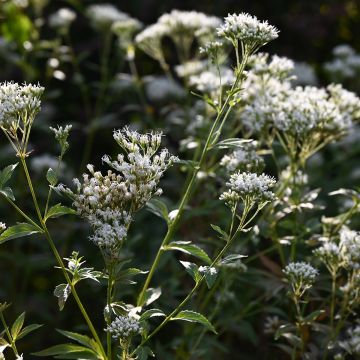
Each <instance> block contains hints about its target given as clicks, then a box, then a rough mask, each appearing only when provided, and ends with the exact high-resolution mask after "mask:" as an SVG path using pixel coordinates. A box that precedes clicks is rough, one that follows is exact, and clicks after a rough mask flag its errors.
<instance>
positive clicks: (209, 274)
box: [199, 266, 218, 289]
mask: <svg viewBox="0 0 360 360" xmlns="http://www.w3.org/2000/svg"><path fill="white" fill-rule="evenodd" d="M199 272H200V274H202V275H204V277H205V281H206V285H207V286H208V288H209V289H211V288H212V287H213V285H214V283H215V281H216V278H217V276H218V272H217V270H216V269H215V268H214V267H209V266H201V267H200V268H199Z"/></svg>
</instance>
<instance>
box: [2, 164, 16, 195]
mask: <svg viewBox="0 0 360 360" xmlns="http://www.w3.org/2000/svg"><path fill="white" fill-rule="evenodd" d="M16 166H17V163H16V164H13V165H9V166H7V167H6V168H4V169H3V170H1V171H0V189H2V188H3V187H4V185H5V184H6V183H7V182H8V181H9V180H10V178H11V175H12V173H13V172H14V170H15V168H16Z"/></svg>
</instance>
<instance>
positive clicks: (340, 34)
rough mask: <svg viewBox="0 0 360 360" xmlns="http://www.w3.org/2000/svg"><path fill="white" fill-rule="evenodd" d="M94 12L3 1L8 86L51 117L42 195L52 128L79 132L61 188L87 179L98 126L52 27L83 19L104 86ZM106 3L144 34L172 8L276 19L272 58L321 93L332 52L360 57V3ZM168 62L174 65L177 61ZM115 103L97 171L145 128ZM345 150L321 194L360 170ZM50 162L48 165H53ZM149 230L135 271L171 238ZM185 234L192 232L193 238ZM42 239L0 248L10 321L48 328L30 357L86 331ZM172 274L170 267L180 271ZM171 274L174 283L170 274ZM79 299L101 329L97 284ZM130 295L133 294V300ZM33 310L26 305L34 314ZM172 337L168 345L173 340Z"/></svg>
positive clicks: (0, 287) (44, 136) (0, 65)
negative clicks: (127, 136)
mask: <svg viewBox="0 0 360 360" xmlns="http://www.w3.org/2000/svg"><path fill="white" fill-rule="evenodd" d="M94 3H101V1H97V2H94V1H76V0H72V1H71V0H69V1H58V0H56V1H54V0H53V1H46V0H29V1H26V0H16V1H15V0H5V1H4V0H0V81H10V80H14V81H18V82H23V81H30V82H39V83H40V84H41V85H43V86H45V88H46V91H45V101H44V104H43V110H42V112H41V114H40V115H39V116H38V119H37V120H36V126H35V129H34V133H33V135H32V136H33V137H32V143H33V148H34V152H33V156H34V158H37V159H38V160H37V162H36V161H34V163H33V164H32V171H33V176H34V179H35V183H36V186H37V190H38V191H39V192H40V193H43V194H45V192H46V189H47V184H46V180H45V173H46V170H47V168H48V164H49V159H50V158H49V156H50V155H48V154H49V153H50V154H52V156H53V155H56V154H57V147H56V143H55V141H53V139H52V137H51V135H50V134H49V131H48V126H49V125H51V126H54V125H55V124H67V123H72V124H73V129H74V131H73V133H72V135H71V138H70V140H71V148H70V150H69V153H68V154H67V156H66V157H65V163H67V167H66V168H65V170H64V172H63V179H62V181H63V182H67V183H69V182H70V180H71V179H72V178H73V177H74V176H80V174H81V169H80V167H81V151H78V149H82V148H83V146H84V144H85V140H86V131H85V132H84V129H85V130H86V127H87V124H88V120H89V119H88V117H87V116H86V112H85V109H84V108H83V107H82V105H81V96H80V93H79V90H78V87H77V85H76V83H75V82H74V81H73V78H72V75H73V73H72V67H71V66H70V65H69V61H68V60H67V58H66V54H65V55H64V54H62V53H61V51H62V48H61V45H62V44H61V42H60V43H59V40H58V39H56V34H55V33H54V30H53V29H51V28H50V27H49V26H48V24H47V20H46V19H47V17H48V16H49V15H50V14H51V13H53V12H54V11H55V10H57V9H59V8H61V7H64V6H66V7H71V8H73V9H74V10H76V11H77V19H76V21H75V22H74V23H73V24H72V26H71V41H72V44H73V48H74V50H75V52H76V53H77V54H81V57H82V59H85V61H86V64H87V65H86V66H83V68H82V71H83V74H84V78H85V81H86V82H92V81H96V77H97V75H96V71H95V70H94V69H97V68H98V66H99V57H98V52H99V48H100V47H101V41H102V40H101V38H100V37H99V36H98V34H97V33H96V32H95V31H94V30H93V29H92V28H91V27H90V25H89V22H88V20H87V19H86V17H85V16H84V15H82V13H83V11H84V8H86V6H88V5H90V4H94ZM103 3H105V1H104V2H103ZM106 3H112V4H114V5H116V6H117V7H118V8H119V9H120V10H121V11H124V12H127V13H129V14H130V15H131V16H132V17H135V18H137V19H139V20H140V21H141V22H143V23H144V24H145V25H147V24H151V23H153V22H155V21H156V19H157V18H158V17H159V16H160V15H162V14H163V13H165V12H169V11H171V10H172V9H181V10H197V11H201V12H205V13H208V14H211V15H216V16H219V17H223V16H225V15H227V14H228V13H234V12H235V13H239V12H248V13H250V14H252V15H256V16H257V17H258V18H259V19H261V20H263V19H266V20H268V21H269V23H270V24H272V25H275V26H276V27H277V28H278V29H279V30H280V36H279V38H278V39H277V40H276V41H274V42H273V43H271V45H269V46H267V47H266V48H265V49H264V50H265V51H268V52H269V53H272V54H273V53H276V54H278V55H280V56H287V57H290V58H292V59H293V60H295V61H300V62H306V63H307V64H309V65H311V66H312V67H313V69H314V71H315V73H316V76H317V78H318V82H319V83H320V84H322V83H324V84H326V83H328V82H329V78H328V77H327V74H326V73H325V72H324V67H323V64H324V63H325V62H327V61H330V60H331V59H332V58H333V55H332V49H333V48H334V47H335V46H337V45H339V44H344V43H346V44H349V45H350V46H351V47H353V48H354V49H355V50H356V51H357V52H360V5H359V2H358V1H356V0H333V1H330V0H329V1H324V0H219V1H206V0H196V1H194V0H178V1H175V0H173V1H170V0H167V1H165V0H162V1H156V0H128V1H106ZM167 55H168V56H169V58H170V62H171V53H170V54H167ZM51 58H56V59H60V66H59V68H58V69H57V70H59V71H60V73H55V71H54V69H53V68H52V67H51V66H50V65H51V64H49V59H51ZM136 60H137V64H138V70H139V73H140V75H141V76H145V75H148V74H153V73H154V72H155V73H156V72H158V73H160V69H158V67H157V65H156V63H155V62H153V61H152V60H150V59H149V58H148V57H147V56H146V55H145V54H144V53H142V52H141V51H138V52H137V59H136ZM81 64H82V63H80V65H81ZM81 66H82V65H81ZM112 66H114V69H116V70H115V71H114V73H116V72H117V71H120V72H126V71H127V69H126V67H125V68H124V64H123V61H122V60H121V58H120V57H118V56H117V54H116V53H114V55H113V58H112ZM62 74H63V75H62ZM115 85H116V84H115ZM351 86H352V85H351V84H350V85H349V87H350V90H357V88H356V85H354V87H353V89H351ZM112 96H113V99H115V101H114V103H113V104H112V105H111V106H109V112H108V114H106V116H105V115H104V117H103V118H102V119H101V121H102V123H103V124H105V125H104V126H101V127H100V126H99V128H98V130H97V132H96V137H95V139H94V146H93V149H92V152H91V156H90V159H91V162H92V163H94V164H99V163H100V158H101V156H102V154H105V153H108V154H112V153H113V152H114V147H113V144H112V141H110V140H111V132H112V129H113V128H119V127H121V126H123V125H125V124H128V123H136V122H139V121H141V119H140V118H139V115H138V114H136V113H133V112H131V111H129V112H123V111H122V110H121V109H123V107H124V106H126V105H128V104H129V103H131V101H132V98H133V97H134V95H133V94H132V93H131V92H126V93H125V92H116V91H115V92H114V93H113V94H112ZM151 111H152V112H153V113H154V114H155V116H156V115H157V114H158V113H159V119H160V120H159V124H158V127H159V128H162V127H163V126H164V124H163V123H161V114H160V110H159V109H158V108H156V107H155V106H154V108H153V109H152V110H151ZM99 120H100V119H99ZM171 146H172V143H171V138H170V144H169V147H170V148H171ZM339 149H341V148H339V147H338V148H334V149H331V148H330V149H328V150H326V151H325V154H324V159H325V160H328V161H330V162H327V163H326V164H327V165H326V166H324V167H323V168H322V171H323V172H320V173H317V174H316V175H314V176H313V178H312V179H311V181H312V186H313V187H316V185H318V184H319V183H323V182H324V178H323V176H326V181H325V183H326V184H325V187H326V186H328V187H329V189H334V188H336V186H337V184H336V182H337V180H338V179H339V174H342V175H343V174H348V173H350V172H351V171H352V170H353V169H354V168H355V167H356V166H357V162H358V159H359V153H360V152H359V151H360V149H359V146H357V147H356V146H355V147H353V148H352V149H348V148H345V149H342V150H341V151H343V156H346V157H347V159H348V160H347V163H346V165H345V164H343V159H344V157H340V158H336V156H338V153H339ZM44 154H45V155H44ZM46 154H47V155H46ZM44 156H45V157H44ZM46 156H48V157H47V158H46ZM331 161H333V162H331ZM14 162H16V159H15V158H14V156H13V154H12V151H11V148H9V147H8V146H7V144H6V141H5V137H4V136H2V135H1V136H0V167H1V168H3V167H4V166H6V165H8V164H11V163H14ZM315 166H316V164H315ZM18 170H19V169H18ZM170 177H171V175H169V176H168V177H167V178H166V179H165V180H164V181H163V187H164V188H165V193H166V194H167V196H169V197H170V198H171V197H172V193H173V192H172V191H174V192H175V193H176V191H177V190H175V189H179V188H181V183H182V182H181V179H180V180H179V181H178V182H176V181H173V182H172V183H167V179H168V178H170ZM356 179H357V180H359V173H358V174H357V178H356V177H355V180H356ZM13 181H14V183H15V184H17V190H16V194H15V195H16V198H17V199H21V201H23V205H24V207H25V208H26V207H27V208H28V209H30V211H31V203H30V201H28V200H29V199H28V195H29V194H28V192H27V190H26V187H25V182H24V178H23V177H22V176H20V170H19V171H18V176H17V177H15V179H14V180H13ZM344 181H345V183H344ZM346 182H348V184H346ZM353 183H354V178H353V177H349V178H347V179H345V180H344V178H342V183H341V186H342V187H346V185H349V186H351V185H352V184H353ZM325 192H326V191H325ZM174 199H176V196H174ZM17 220H19V219H17V218H16V217H14V215H13V214H11V213H9V208H8V207H7V205H6V204H5V203H4V201H1V202H0V221H4V222H6V223H10V224H11V223H14V222H15V221H17ZM140 222H142V224H145V226H146V224H150V226H149V228H150V227H151V228H152V229H154V230H153V231H152V232H151V233H150V234H147V238H146V239H145V240H146V242H143V243H142V242H141V241H142V240H144V239H143V238H141V235H140V233H141V229H140V231H139V229H136V228H135V229H134V230H133V233H134V234H133V235H132V236H133V239H134V241H132V245H131V246H132V247H133V249H130V250H129V251H133V252H135V253H136V254H137V256H136V261H137V262H138V264H135V265H139V264H144V263H147V262H148V261H149V259H150V258H152V254H154V251H155V249H156V248H157V246H158V243H159V239H160V238H161V235H162V234H163V231H164V228H163V225H162V223H161V222H160V221H158V219H156V218H154V216H152V215H151V214H150V215H149V214H148V213H145V212H141V213H140V214H139V223H140ZM55 223H56V225H54V226H56V227H54V228H53V229H52V231H53V233H54V234H55V237H56V240H57V244H58V246H59V248H60V251H61V253H62V254H63V255H64V256H69V255H70V253H71V251H72V250H78V251H80V253H81V254H82V255H84V256H85V258H86V259H87V261H88V263H89V264H91V266H94V267H96V268H101V259H100V257H99V256H98V253H97V249H96V248H95V247H94V246H93V245H91V244H89V242H88V241H87V239H86V238H84V231H88V229H87V227H86V225H85V224H82V223H80V224H79V223H75V222H74V223H72V222H71V221H69V220H68V219H62V218H61V219H59V220H56V221H55V222H54V224H55ZM189 224H190V225H191V226H192V227H193V231H196V230H197V229H198V230H199V232H200V231H201V227H202V224H198V223H191V222H190V223H189ZM84 229H85V230H84ZM194 229H195V230H194ZM182 231H183V232H185V233H186V231H187V230H186V229H184V230H182ZM138 233H139V234H138ZM79 234H80V235H79ZM43 240H44V239H41V238H36V237H34V238H33V239H32V241H29V240H28V239H27V238H24V239H18V241H14V242H12V243H11V244H10V243H9V244H6V246H1V247H0V301H1V300H6V301H8V302H11V303H12V304H13V306H12V307H11V308H10V309H9V310H8V311H7V316H8V317H9V318H10V319H13V318H14V317H15V316H16V315H17V314H19V313H20V312H22V311H23V310H26V312H27V315H28V317H29V321H30V319H31V321H32V322H36V323H47V324H48V326H46V328H44V329H42V330H39V332H38V333H37V334H34V337H32V338H30V339H27V340H24V348H23V351H24V352H25V353H28V352H29V351H35V350H40V349H42V348H44V347H45V346H48V345H52V344H55V343H56V341H58V339H59V337H58V335H57V334H56V333H55V332H54V331H53V330H52V329H53V328H55V327H57V328H61V329H63V328H67V329H71V328H73V329H74V328H75V329H78V330H79V331H81V329H79V328H77V326H78V324H79V323H81V321H80V318H78V317H77V315H76V316H75V315H74V314H76V311H75V310H76V308H75V305H74V303H73V302H72V301H69V304H67V305H66V307H65V310H64V311H63V313H59V311H58V309H57V302H56V299H55V298H54V297H53V295H52V292H53V289H54V286H55V285H57V284H58V283H59V282H60V281H61V274H60V272H59V274H56V271H57V270H54V269H52V268H53V264H54V261H53V259H52V258H51V257H49V251H48V249H47V244H46V242H45V241H43ZM145 240H144V241H145ZM139 244H145V245H141V246H140V249H141V252H136V251H138V250H139ZM137 247H138V248H137ZM139 266H141V265H139ZM142 266H143V265H142ZM168 266H170V267H171V262H170V263H169V264H168ZM164 274H165V275H166V271H165V272H164ZM57 275H58V276H57ZM163 280H164V279H163ZM159 281H160V280H159ZM178 281H181V279H178ZM169 286H172V287H173V288H176V286H177V284H176V283H172V284H169ZM80 292H81V293H82V297H83V298H88V299H89V300H90V301H89V302H88V304H89V306H91V312H93V316H95V318H96V317H97V318H98V320H99V323H100V324H101V318H102V314H101V313H95V311H97V310H98V309H101V307H102V304H103V297H102V296H103V294H102V293H101V289H99V287H97V286H92V284H87V285H85V284H83V285H82V286H80ZM126 296H127V295H126V294H125V298H126ZM24 304H26V305H25V309H24ZM39 334H41V336H40V335H39ZM164 337H165V338H166V334H164ZM229 341H233V342H234V344H233V349H237V348H240V347H241V348H242V351H244V352H245V353H246V352H248V354H252V352H254V351H259V350H258V349H259V348H258V347H257V344H256V342H254V341H253V340H251V341H250V342H246V343H245V344H246V345H244V344H242V343H241V342H239V341H238V340H237V339H236V338H234V339H230V340H229ZM261 351H264V348H262V350H261ZM265 353H266V351H265V352H264V354H263V357H259V358H263V359H264V358H265V356H266V355H265Z"/></svg>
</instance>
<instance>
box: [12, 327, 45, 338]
mask: <svg viewBox="0 0 360 360" xmlns="http://www.w3.org/2000/svg"><path fill="white" fill-rule="evenodd" d="M42 326H43V325H41V324H31V325H28V326H25V327H24V328H23V329H22V330H21V332H20V334H19V335H18V337H17V339H18V340H19V339H21V338H23V337H24V336H26V335H27V334H29V333H31V332H32V331H35V330H37V329H39V328H41V327H42Z"/></svg>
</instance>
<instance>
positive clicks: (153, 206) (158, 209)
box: [146, 199, 169, 222]
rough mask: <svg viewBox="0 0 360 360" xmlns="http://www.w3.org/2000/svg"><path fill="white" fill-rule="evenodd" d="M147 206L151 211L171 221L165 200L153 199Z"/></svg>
mask: <svg viewBox="0 0 360 360" xmlns="http://www.w3.org/2000/svg"><path fill="white" fill-rule="evenodd" d="M146 206H147V208H148V210H149V211H150V212H152V213H153V214H155V215H157V216H159V217H160V218H162V219H164V220H165V221H166V222H169V210H168V208H167V206H166V204H165V203H164V202H162V201H161V200H158V199H151V200H150V201H149V202H148V203H147V205H146Z"/></svg>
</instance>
